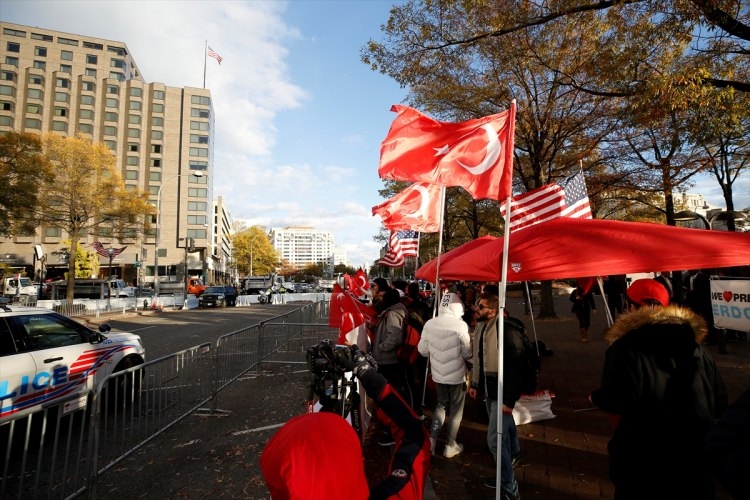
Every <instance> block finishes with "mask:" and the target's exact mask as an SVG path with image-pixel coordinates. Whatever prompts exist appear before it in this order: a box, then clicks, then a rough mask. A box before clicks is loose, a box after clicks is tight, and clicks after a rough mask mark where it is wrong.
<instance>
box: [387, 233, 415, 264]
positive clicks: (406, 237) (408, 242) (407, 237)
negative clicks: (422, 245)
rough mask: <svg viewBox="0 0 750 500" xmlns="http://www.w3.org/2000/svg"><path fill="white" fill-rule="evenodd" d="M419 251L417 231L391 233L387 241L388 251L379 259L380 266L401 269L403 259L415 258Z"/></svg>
mask: <svg viewBox="0 0 750 500" xmlns="http://www.w3.org/2000/svg"><path fill="white" fill-rule="evenodd" d="M418 251H419V233H418V232H417V231H391V237H390V238H389V239H388V251H387V252H386V254H385V255H383V258H381V259H380V265H381V266H388V267H402V266H403V265H404V263H405V261H404V257H416V256H417V255H418Z"/></svg>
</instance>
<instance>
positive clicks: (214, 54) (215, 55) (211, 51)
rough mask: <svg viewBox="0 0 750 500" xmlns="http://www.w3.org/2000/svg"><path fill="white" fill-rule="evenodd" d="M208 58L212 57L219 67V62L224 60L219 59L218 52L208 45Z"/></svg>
mask: <svg viewBox="0 0 750 500" xmlns="http://www.w3.org/2000/svg"><path fill="white" fill-rule="evenodd" d="M208 57H213V58H214V59H216V61H217V62H218V63H219V65H221V61H223V60H224V58H223V57H221V56H220V55H219V53H218V52H216V51H215V50H214V49H212V48H211V46H210V45H208Z"/></svg>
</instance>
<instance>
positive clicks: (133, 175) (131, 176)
mask: <svg viewBox="0 0 750 500" xmlns="http://www.w3.org/2000/svg"><path fill="white" fill-rule="evenodd" d="M125 179H126V180H129V181H135V180H138V171H137V170H126V171H125Z"/></svg>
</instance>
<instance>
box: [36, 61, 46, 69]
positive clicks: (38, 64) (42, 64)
mask: <svg viewBox="0 0 750 500" xmlns="http://www.w3.org/2000/svg"><path fill="white" fill-rule="evenodd" d="M34 68H36V69H41V70H45V69H47V63H46V62H45V61H34Z"/></svg>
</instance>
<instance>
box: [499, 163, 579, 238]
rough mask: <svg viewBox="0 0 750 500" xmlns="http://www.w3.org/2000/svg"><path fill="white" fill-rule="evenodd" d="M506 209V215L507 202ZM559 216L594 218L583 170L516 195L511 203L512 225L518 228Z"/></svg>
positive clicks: (511, 229) (513, 229)
mask: <svg viewBox="0 0 750 500" xmlns="http://www.w3.org/2000/svg"><path fill="white" fill-rule="evenodd" d="M502 213H503V215H505V206H503V207H502ZM557 217H572V218H574V219H591V205H590V204H589V196H588V193H587V191H586V181H585V180H584V177H583V172H578V173H577V174H575V175H573V176H571V177H567V178H565V179H563V180H562V181H560V182H559V183H556V184H546V185H544V186H542V187H540V188H537V189H534V190H532V191H529V192H527V193H524V194H521V195H519V196H516V197H514V198H513V199H512V200H511V203H510V227H509V229H510V232H513V231H518V230H521V229H523V228H525V227H529V226H533V225H534V224H539V223H540V222H546V221H548V220H552V219H555V218H557Z"/></svg>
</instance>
